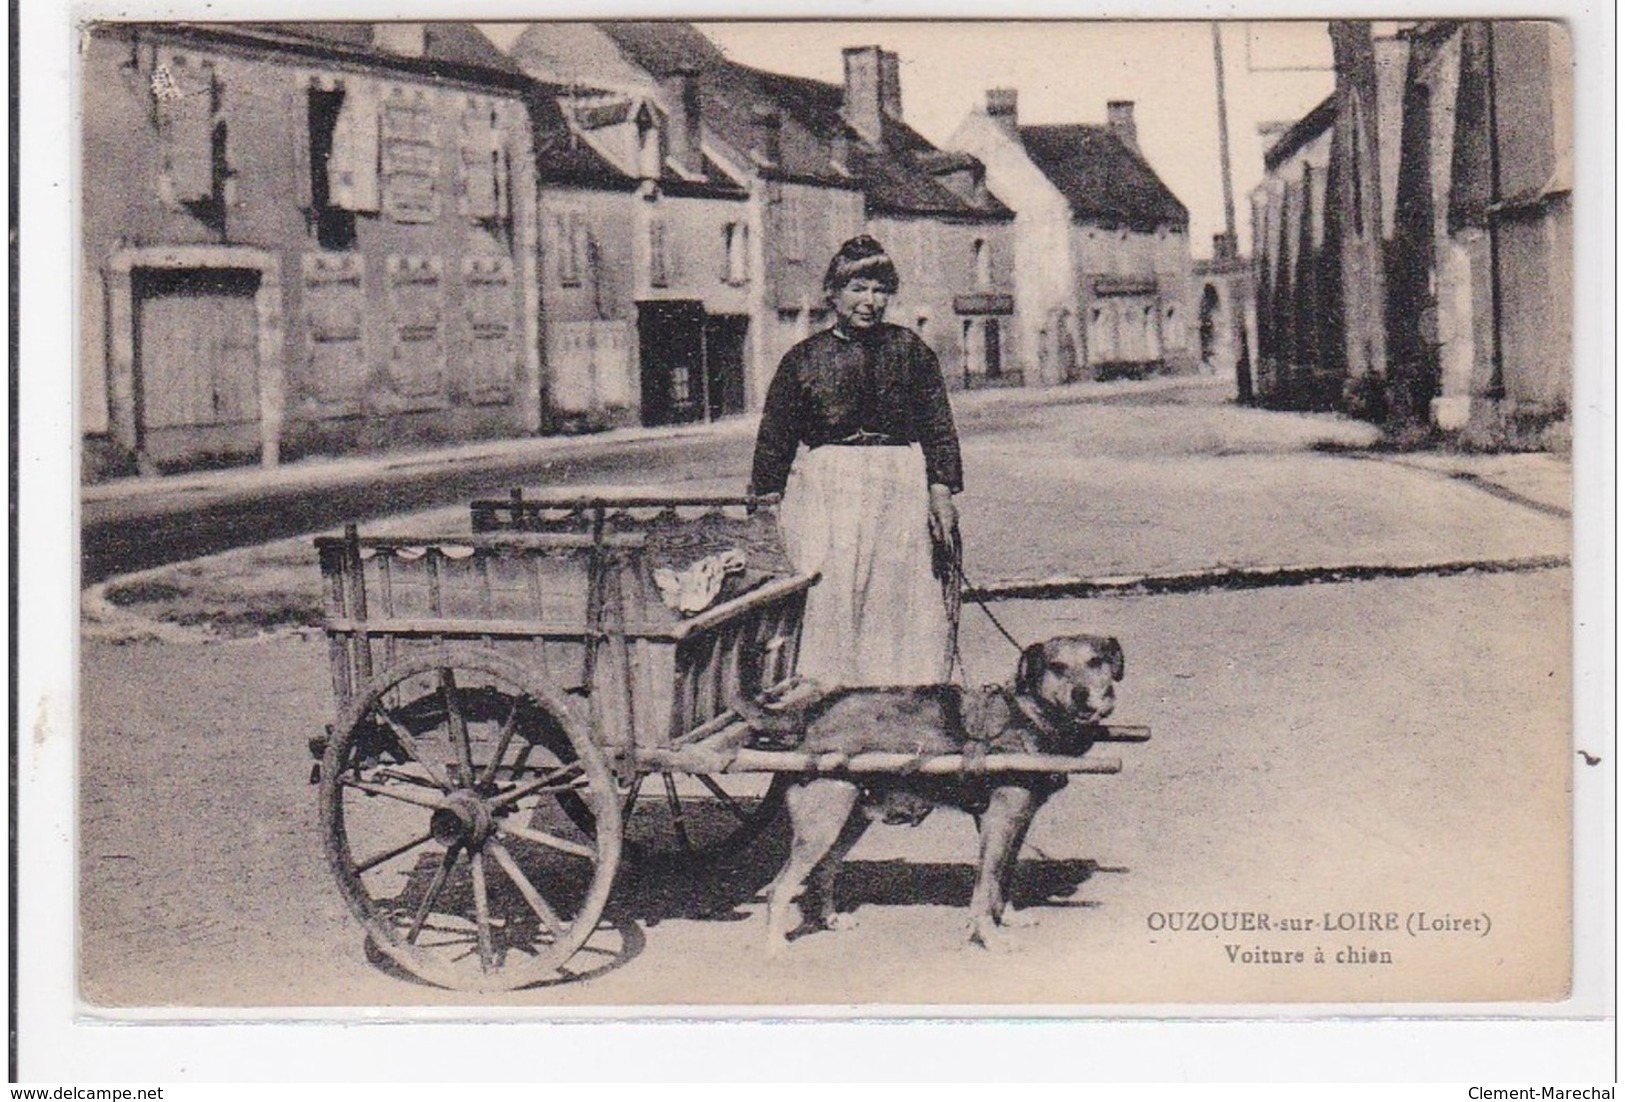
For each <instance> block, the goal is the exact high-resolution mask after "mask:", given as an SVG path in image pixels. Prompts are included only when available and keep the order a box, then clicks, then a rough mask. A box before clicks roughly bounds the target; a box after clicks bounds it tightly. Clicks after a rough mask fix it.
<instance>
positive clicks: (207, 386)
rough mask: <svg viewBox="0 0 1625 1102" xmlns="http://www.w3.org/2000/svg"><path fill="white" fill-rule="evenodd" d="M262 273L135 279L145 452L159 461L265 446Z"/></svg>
mask: <svg viewBox="0 0 1625 1102" xmlns="http://www.w3.org/2000/svg"><path fill="white" fill-rule="evenodd" d="M259 278H260V277H259V273H258V272H254V271H245V270H240V269H225V268H189V269H176V270H167V269H165V270H151V269H149V270H143V271H138V272H136V273H135V275H134V277H133V279H134V290H135V301H136V364H135V373H136V411H137V433H138V439H139V443H140V448H141V450H142V451H143V452H146V453H148V454H150V455H151V456H152V458H154V459H155V460H156V461H158V462H166V461H171V460H180V459H191V458H207V457H211V456H217V455H219V456H226V455H242V454H250V453H256V452H258V450H259V447H260V432H259V420H260V398H259V318H258V312H257V310H256V308H255V301H254V298H255V293H256V292H257V291H258V289H259Z"/></svg>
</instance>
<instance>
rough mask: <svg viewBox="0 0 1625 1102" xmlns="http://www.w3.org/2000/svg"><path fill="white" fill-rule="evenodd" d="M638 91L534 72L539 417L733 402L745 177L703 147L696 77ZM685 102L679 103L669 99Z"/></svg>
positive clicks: (740, 401) (693, 409) (672, 412)
mask: <svg viewBox="0 0 1625 1102" xmlns="http://www.w3.org/2000/svg"><path fill="white" fill-rule="evenodd" d="M675 79H677V80H678V81H679V82H681V83H686V84H687V87H679V88H675V89H674V90H673V97H674V103H675V104H676V107H675V108H674V110H673V111H672V112H670V113H667V112H665V111H663V110H661V109H660V108H659V107H657V106H656V104H655V103H654V101H653V99H652V98H650V97H649V96H648V95H647V94H644V93H640V92H630V93H628V92H614V91H591V90H586V89H582V88H580V87H576V88H569V89H566V88H560V87H556V86H538V88H537V89H536V92H535V94H534V97H533V101H532V118H533V120H534V122H535V127H536V148H537V151H538V162H537V163H538V179H539V183H540V192H539V196H538V200H537V203H538V210H539V212H540V218H541V223H542V234H541V257H540V261H539V266H538V273H539V278H540V280H541V288H540V295H539V297H540V301H541V304H542V315H543V345H544V349H545V357H544V359H545V364H546V377H547V385H546V390H547V398H548V402H547V407H548V411H549V414H550V415H551V424H552V425H553V426H556V427H558V428H562V429H566V430H569V429H575V428H592V427H598V426H601V425H607V424H621V423H641V424H646V425H659V424H671V423H678V422H685V421H700V420H710V419H712V418H715V417H721V416H726V415H729V414H736V413H742V412H744V410H745V381H746V347H747V341H748V338H749V334H750V328H751V327H750V306H751V303H750V286H751V270H752V266H751V260H750V250H751V234H750V226H749V220H750V207H749V202H748V200H749V193H748V191H747V190H746V189H745V188H744V187H742V186H740V185H739V184H736V183H734V182H733V180H732V179H731V177H729V176H728V175H727V174H726V173H724V172H722V171H721V170H720V169H719V168H718V166H717V165H716V164H715V163H714V162H712V161H710V160H708V159H707V158H706V157H705V155H704V153H703V152H702V150H701V145H700V142H699V137H698V134H697V128H698V123H699V119H698V115H697V112H695V111H693V110H692V107H693V106H694V99H695V91H696V89H695V88H694V87H693V77H692V75H690V74H683V75H680V76H679V77H677V78H675ZM685 105H686V106H688V107H689V108H690V110H688V111H687V112H686V113H684V112H683V111H682V110H681V108H682V107H683V106H685Z"/></svg>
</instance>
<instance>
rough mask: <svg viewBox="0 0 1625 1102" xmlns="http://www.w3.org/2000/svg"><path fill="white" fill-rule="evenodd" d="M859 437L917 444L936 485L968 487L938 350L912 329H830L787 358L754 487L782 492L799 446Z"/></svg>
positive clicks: (767, 415)
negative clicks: (866, 434) (852, 331)
mask: <svg viewBox="0 0 1625 1102" xmlns="http://www.w3.org/2000/svg"><path fill="white" fill-rule="evenodd" d="M855 432H870V433H885V434H886V435H887V436H891V437H893V438H895V439H898V440H903V441H906V442H908V443H917V444H919V445H920V448H921V450H922V451H923V452H924V453H925V470H926V476H927V478H928V479H929V480H930V481H931V482H933V483H942V484H943V485H945V486H947V487H948V488H949V489H951V490H953V491H954V492H955V493H958V492H959V491H960V490H961V489H963V488H964V476H963V473H962V468H961V465H960V459H959V437H958V435H957V434H956V433H955V431H954V415H953V410H952V409H951V408H950V407H949V405H948V388H947V386H946V385H945V384H944V383H943V381H942V370H941V368H939V367H938V366H937V356H936V353H934V352H932V351H931V348H930V346H929V345H927V344H926V343H925V342H924V341H922V340H921V339H920V338H919V337H917V336H915V335H914V334H913V333H911V332H910V331H909V330H907V329H904V328H903V327H901V326H898V325H888V324H885V323H882V324H880V325H877V326H875V327H874V328H872V329H869V330H867V331H860V332H859V333H858V334H856V335H852V336H848V335H846V334H844V333H840V332H837V331H836V330H834V329H825V330H823V331H822V332H819V333H815V334H813V335H812V336H810V337H808V338H807V339H806V340H804V341H802V342H801V343H800V344H798V345H796V346H795V347H794V348H792V349H790V351H788V352H786V353H785V354H784V359H783V360H781V361H780V362H779V370H778V372H777V374H775V375H774V376H773V382H772V384H771V385H770V386H769V387H768V388H767V401H766V403H765V404H764V405H763V407H762V424H761V428H760V429H759V430H758V431H757V434H756V460H755V463H754V464H753V466H752V469H751V480H750V484H751V490H752V491H753V492H754V493H758V494H771V493H779V492H781V491H782V490H783V489H784V484H785V481H786V479H788V478H789V475H790V464H791V463H792V462H793V461H794V460H795V457H796V447H797V446H798V445H800V444H806V445H807V446H808V447H812V448H816V447H821V446H823V445H825V444H832V443H835V442H837V441H839V440H841V439H843V438H844V437H848V436H851V435H852V434H853V433H855Z"/></svg>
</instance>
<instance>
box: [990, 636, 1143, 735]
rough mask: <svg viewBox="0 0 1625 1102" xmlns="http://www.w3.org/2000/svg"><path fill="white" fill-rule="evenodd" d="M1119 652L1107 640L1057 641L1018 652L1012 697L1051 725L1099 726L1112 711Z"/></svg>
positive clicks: (1112, 639)
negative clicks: (1033, 707) (1025, 702)
mask: <svg viewBox="0 0 1625 1102" xmlns="http://www.w3.org/2000/svg"><path fill="white" fill-rule="evenodd" d="M1121 680H1123V646H1122V644H1121V643H1119V642H1118V641H1117V638H1116V636H1112V635H1057V636H1056V637H1055V638H1053V639H1051V640H1049V641H1048V642H1044V643H1034V644H1033V645H1032V646H1030V647H1028V648H1027V649H1026V650H1024V651H1022V652H1021V663H1020V664H1019V665H1018V666H1017V667H1016V692H1017V693H1018V694H1020V695H1021V696H1024V697H1026V698H1027V699H1029V700H1031V701H1033V702H1034V703H1035V704H1037V705H1038V707H1039V708H1040V709H1042V710H1043V712H1044V714H1045V715H1047V716H1049V717H1050V718H1051V720H1052V721H1055V722H1057V723H1066V724H1070V725H1088V724H1093V723H1100V722H1102V721H1103V720H1104V719H1105V718H1106V717H1107V716H1109V715H1111V714H1112V709H1113V708H1115V707H1117V687H1116V683H1117V682H1119V681H1121Z"/></svg>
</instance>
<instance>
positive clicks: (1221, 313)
mask: <svg viewBox="0 0 1625 1102" xmlns="http://www.w3.org/2000/svg"><path fill="white" fill-rule="evenodd" d="M1253 268H1254V265H1253V261H1252V260H1251V259H1250V258H1248V257H1245V256H1242V255H1241V254H1240V252H1239V251H1238V250H1237V247H1236V239H1235V238H1234V237H1232V236H1230V235H1229V234H1224V233H1218V234H1214V235H1213V256H1212V257H1211V258H1210V259H1207V260H1198V261H1196V262H1194V263H1193V264H1192V265H1191V301H1192V302H1194V303H1196V333H1195V345H1196V362H1197V369H1198V370H1199V371H1200V372H1202V373H1203V374H1207V375H1223V376H1225V377H1227V378H1233V379H1235V380H1236V396H1237V397H1238V398H1239V399H1240V400H1241V401H1243V402H1251V401H1253V400H1254V399H1255V397H1256V393H1255V390H1254V385H1253V357H1254V356H1255V355H1256V354H1257V348H1258V315H1257V312H1256V310H1255V303H1256V295H1257V290H1256V285H1255V280H1254V271H1253Z"/></svg>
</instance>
